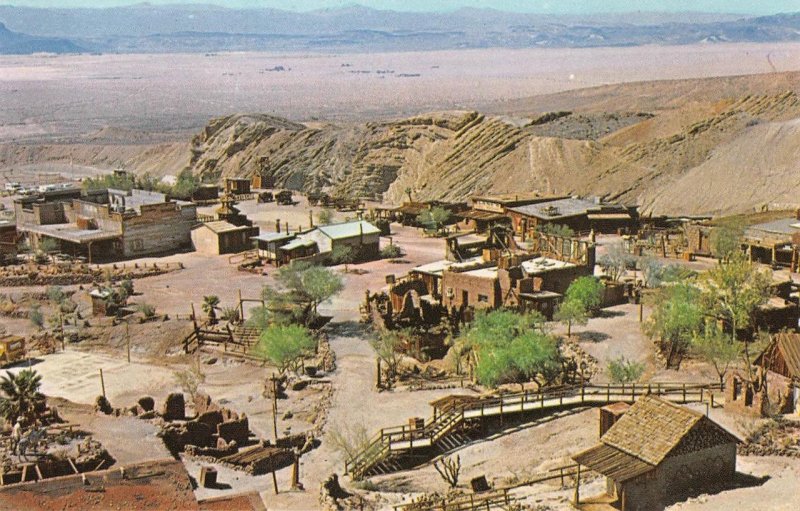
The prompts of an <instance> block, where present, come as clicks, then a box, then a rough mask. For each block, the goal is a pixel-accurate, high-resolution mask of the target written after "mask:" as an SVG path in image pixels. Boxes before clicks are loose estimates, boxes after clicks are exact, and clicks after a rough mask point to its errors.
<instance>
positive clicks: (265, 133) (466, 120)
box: [191, 90, 800, 213]
mask: <svg viewBox="0 0 800 511" xmlns="http://www.w3.org/2000/svg"><path fill="white" fill-rule="evenodd" d="M692 94H694V93H692ZM710 99H711V100H706V101H695V100H692V101H688V102H687V103H686V104H685V106H683V107H671V108H667V109H664V110H655V111H651V112H647V113H644V112H640V113H636V112H634V113H631V112H615V113H606V114H604V115H602V116H592V115H579V114H568V113H566V112H562V113H561V114H559V115H552V116H549V117H542V116H537V117H536V118H526V117H513V118H511V117H507V116H489V115H484V114H482V113H478V112H444V113H431V114H427V115H422V116H417V117H413V118H409V119H404V120H399V121H393V122H383V123H369V124H365V125H360V126H350V127H343V126H333V125H326V126H320V127H314V128H310V127H306V126H302V125H297V124H291V123H286V122H285V121H282V120H278V119H274V118H270V117H266V116H233V117H227V118H223V119H218V120H216V121H214V122H213V123H212V124H211V125H209V127H208V128H207V129H206V130H205V131H204V132H203V133H202V134H201V135H198V136H197V137H195V140H194V149H193V158H192V161H191V167H192V169H193V170H195V171H197V172H198V173H201V174H206V175H210V176H217V175H233V174H235V175H245V176H247V175H252V174H253V173H255V172H257V171H265V172H267V173H271V174H272V175H274V177H275V178H276V181H277V183H278V184H279V185H281V186H288V187H291V188H296V189H305V190H320V189H322V190H326V191H329V192H332V193H334V194H342V195H361V196H363V195H375V194H378V193H381V192H384V193H385V196H386V198H387V199H388V200H389V201H393V202H399V201H401V200H402V198H403V196H404V194H405V190H406V189H408V188H411V189H412V190H413V191H414V195H415V196H416V197H417V198H420V199H463V198H465V197H467V196H468V195H469V194H471V193H475V192H511V191H528V190H542V191H547V192H557V193H576V194H599V195H603V196H606V197H609V198H612V199H618V200H621V201H625V202H629V203H637V204H640V205H642V206H643V209H644V210H645V211H654V212H670V213H678V212H687V213H688V212H691V213H715V212H723V211H724V212H732V211H747V210H752V209H754V208H756V209H757V208H760V207H762V206H763V205H764V204H768V203H770V202H790V201H789V199H790V198H791V196H792V195H793V194H796V192H797V191H798V187H800V182H797V181H798V180H797V179H796V178H795V177H794V176H795V175H796V170H797V167H798V163H797V162H798V154H797V149H796V147H797V145H796V143H793V142H792V141H793V140H794V141H796V133H797V129H796V122H795V121H793V119H796V118H798V117H800V99H798V96H797V94H796V93H795V92H793V91H791V90H787V91H784V92H780V93H776V94H768V95H751V94H745V95H743V96H741V97H734V98H728V99H719V98H717V97H712V98H710ZM669 101H670V103H672V102H674V100H673V99H670V100H669ZM550 117H551V118H552V119H551V120H548V119H549V118H550ZM543 119H544V120H543ZM542 133H546V134H547V136H543V135H542ZM601 135H603V136H601ZM793 137H795V138H793ZM767 181H769V186H766V185H765V183H766V182H767ZM701 183H704V184H705V185H706V186H705V187H704V188H703V187H699V186H695V184H698V185H699V184H701ZM754 190H757V192H754ZM774 190H780V192H775V191H774ZM734 198H735V199H734ZM732 199H734V200H732ZM723 205H725V206H724V207H723Z"/></svg>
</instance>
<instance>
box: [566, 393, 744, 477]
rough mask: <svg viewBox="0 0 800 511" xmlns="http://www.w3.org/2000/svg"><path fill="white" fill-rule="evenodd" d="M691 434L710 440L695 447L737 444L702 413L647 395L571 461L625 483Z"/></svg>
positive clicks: (653, 464)
mask: <svg viewBox="0 0 800 511" xmlns="http://www.w3.org/2000/svg"><path fill="white" fill-rule="evenodd" d="M693 432H697V434H702V435H703V436H705V437H706V438H709V439H710V442H705V443H698V444H696V445H704V446H706V447H710V446H712V445H719V444H723V443H730V442H738V440H737V439H736V437H734V436H733V435H731V434H730V433H728V432H727V431H726V430H725V429H723V428H722V427H721V426H719V425H717V424H716V423H715V422H713V421H712V420H710V419H709V418H708V417H706V416H705V415H703V414H702V413H699V412H696V411H694V410H690V409H688V408H685V407H683V406H679V405H676V404H674V403H670V402H669V401H666V400H664V399H661V398H659V397H656V396H650V395H648V396H644V397H642V398H641V399H639V400H638V401H637V402H636V403H634V404H633V406H631V407H630V409H629V410H628V411H627V412H626V413H625V415H623V416H622V417H620V419H619V420H618V421H617V422H616V423H615V424H614V425H613V426H611V428H610V429H609V430H608V431H607V432H606V433H605V435H603V437H602V438H601V439H600V442H601V443H600V444H599V445H597V446H595V447H592V448H591V449H588V450H586V451H583V452H581V453H579V454H577V455H575V456H573V457H572V458H573V459H574V460H575V461H577V462H578V463H580V464H581V465H585V466H588V467H589V468H591V469H593V470H595V471H597V472H599V473H601V474H603V475H606V476H607V477H611V478H612V479H615V480H617V481H625V480H627V479H630V478H633V477H636V476H638V475H641V474H644V473H645V472H648V471H650V470H652V469H654V468H656V466H658V465H659V464H660V463H661V462H662V461H663V460H664V458H666V457H667V456H668V455H669V454H670V453H671V452H673V451H674V450H675V449H676V447H678V445H679V444H681V442H682V441H683V440H684V439H685V438H686V437H687V436H688V435H689V434H690V433H693ZM695 448H702V447H695Z"/></svg>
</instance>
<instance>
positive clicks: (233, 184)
mask: <svg viewBox="0 0 800 511" xmlns="http://www.w3.org/2000/svg"><path fill="white" fill-rule="evenodd" d="M224 190H225V193H229V194H231V195H247V194H248V193H250V179H248V178H246V177H226V178H225V187H224Z"/></svg>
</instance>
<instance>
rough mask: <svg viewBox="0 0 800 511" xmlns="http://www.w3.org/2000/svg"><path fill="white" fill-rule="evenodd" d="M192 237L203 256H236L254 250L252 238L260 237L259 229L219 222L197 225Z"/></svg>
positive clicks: (196, 248)
mask: <svg viewBox="0 0 800 511" xmlns="http://www.w3.org/2000/svg"><path fill="white" fill-rule="evenodd" d="M191 236H192V245H193V246H194V249H195V250H196V251H197V252H199V253H201V254H207V255H220V254H236V253H239V252H244V251H245V250H250V249H251V248H253V241H252V238H254V237H256V236H258V227H250V226H247V225H234V224H232V223H230V222H226V221H224V220H217V221H214V222H205V223H201V224H199V225H197V226H196V227H194V228H193V229H192V233H191Z"/></svg>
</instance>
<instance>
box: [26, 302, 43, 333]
mask: <svg viewBox="0 0 800 511" xmlns="http://www.w3.org/2000/svg"><path fill="white" fill-rule="evenodd" d="M28 319H30V321H31V323H33V325H34V326H36V327H37V328H44V314H42V311H41V309H40V308H39V306H38V305H34V306H33V307H31V310H30V312H28Z"/></svg>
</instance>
